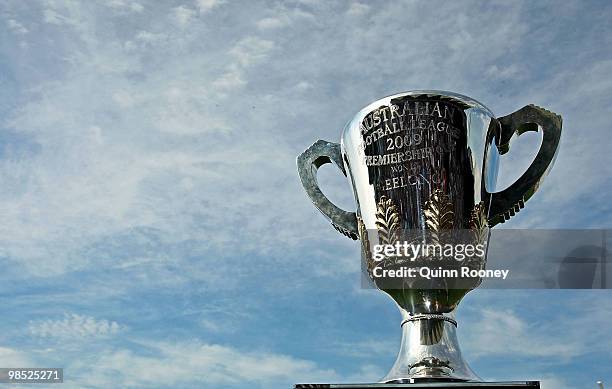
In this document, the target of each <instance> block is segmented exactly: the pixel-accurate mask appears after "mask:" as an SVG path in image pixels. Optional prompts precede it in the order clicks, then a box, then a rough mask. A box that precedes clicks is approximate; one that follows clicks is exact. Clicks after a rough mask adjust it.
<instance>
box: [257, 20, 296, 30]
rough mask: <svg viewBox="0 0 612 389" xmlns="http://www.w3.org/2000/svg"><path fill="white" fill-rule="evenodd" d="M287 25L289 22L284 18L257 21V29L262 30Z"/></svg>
mask: <svg viewBox="0 0 612 389" xmlns="http://www.w3.org/2000/svg"><path fill="white" fill-rule="evenodd" d="M287 24H289V20H288V19H286V18H285V19H280V18H263V19H261V20H258V21H257V27H258V28H260V29H262V30H267V29H274V28H281V27H285V26H286V25H287Z"/></svg>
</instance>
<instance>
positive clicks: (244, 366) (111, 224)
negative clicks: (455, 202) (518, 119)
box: [0, 0, 612, 389]
mask: <svg viewBox="0 0 612 389" xmlns="http://www.w3.org/2000/svg"><path fill="white" fill-rule="evenodd" d="M611 21H612V4H610V3H609V2H605V1H601V2H596V1H590V2H582V1H565V2H555V1H539V2H528V1H504V2H498V1H492V2H484V1H483V2H478V1H457V2H435V1H434V2H425V1H420V2H419V1H396V2H376V3H373V2H372V3H370V2H366V1H362V2H349V1H346V2H345V1H318V0H303V1H285V2H259V1H253V2H246V1H242V2H240V1H231V0H227V1H223V0H198V1H195V0H194V1H189V0H183V1H180V2H170V1H155V2H153V1H151V2H145V1H138V0H136V1H130V0H109V1H82V2H78V1H67V0H66V1H60V0H47V1H28V2H24V1H17V0H16V1H4V2H2V4H0V30H1V35H0V36H1V38H0V183H1V184H0V215H2V216H1V221H2V222H1V223H0V263H1V265H2V269H3V272H2V273H0V295H1V298H2V305H1V306H0V317H2V320H0V366H4V367H15V366H58V367H64V368H65V377H66V383H65V384H64V385H63V387H65V388H108V387H118V388H119V387H121V388H157V387H159V388H167V387H173V388H195V387H198V388H200V387H204V388H232V389H233V388H279V389H280V388H288V387H291V385H292V384H293V383H295V382H304V381H311V382H313V381H314V382H320V381H330V380H331V381H335V382H348V381H375V380H377V379H379V378H380V377H381V376H382V375H384V374H385V373H386V371H387V369H389V368H390V366H391V365H392V363H393V361H394V359H395V353H396V351H397V347H398V343H399V335H400V332H399V320H400V318H399V314H398V312H397V310H396V308H395V307H394V305H393V304H392V302H391V300H389V299H387V298H386V297H385V296H383V295H382V294H380V293H377V292H376V291H372V290H362V289H360V283H359V248H358V246H357V244H355V243H354V242H350V241H349V240H348V239H345V238H343V237H342V236H340V235H338V234H337V233H336V232H335V231H334V230H333V229H332V228H331V226H329V225H328V224H327V223H326V222H325V220H324V219H323V218H322V217H321V216H320V215H319V214H318V212H317V211H316V210H315V209H314V208H313V207H312V206H311V204H310V203H309V201H308V199H307V197H306V195H305V194H304V193H303V191H302V189H301V187H300V184H299V180H298V178H297V174H296V169H295V157H296V156H297V155H298V154H299V153H300V152H301V151H302V150H303V149H305V148H306V147H307V146H309V145H310V144H311V143H312V142H313V141H315V140H316V139H319V138H322V139H327V140H332V141H339V137H340V132H341V129H342V127H343V126H344V124H345V123H346V122H347V121H348V120H349V119H350V118H351V116H352V115H353V114H354V113H355V112H357V111H358V110H359V109H360V108H361V107H362V106H364V105H366V104H368V103H369V102H371V101H373V100H375V99H377V98H380V97H382V96H385V95H389V94H392V93H396V92H400V91H403V90H411V89H443V90H452V91H455V92H458V93H463V94H466V95H468V96H471V97H474V98H476V99H478V100H480V101H483V102H484V103H485V104H487V105H488V106H489V107H490V108H491V109H492V110H493V112H495V113H496V114H497V115H499V116H502V115H505V114H507V113H510V112H513V111H515V110H517V109H519V108H521V107H522V106H524V105H526V104H528V103H535V104H537V105H540V106H543V107H546V108H548V109H550V110H553V111H555V112H557V113H560V114H562V115H563V118H564V133H563V137H562V145H561V150H560V152H559V156H558V159H557V163H556V165H555V167H554V169H553V170H552V172H551V174H550V176H549V177H547V179H546V181H545V182H544V184H543V186H542V187H541V189H540V191H539V192H538V193H537V195H536V196H534V197H533V198H532V199H531V200H530V201H529V203H528V204H527V207H526V208H525V209H524V210H522V211H521V212H520V213H519V214H518V216H517V217H516V218H515V219H514V220H512V221H510V222H509V223H507V224H505V225H504V227H506V228H509V227H514V228H519V227H520V228H528V227H529V228H609V227H610V225H611V224H612V207H611V206H610V201H609V195H610V190H611V188H612V178H611V177H612V175H611V174H610V173H611V172H612V170H611V168H610V166H611V165H612V157H611V154H610V151H609V148H610V124H609V123H610V120H609V113H610V107H611V106H612V78H611V77H610V75H611V74H612V52H611V51H610V47H612V23H611ZM537 142H538V136H537V135H536V134H527V135H525V136H523V137H521V138H519V139H518V141H517V142H516V147H513V151H512V152H511V153H510V155H509V156H508V157H505V158H504V159H503V160H502V162H501V170H500V173H499V177H500V180H499V184H500V189H501V188H503V186H504V185H505V184H506V185H507V184H510V183H511V182H512V181H513V180H514V179H515V178H517V177H518V176H519V175H520V174H521V172H522V170H521V169H524V168H525V167H526V166H527V164H528V163H529V162H530V158H532V155H533V153H534V152H535V150H536V148H537ZM513 146H515V145H513ZM320 180H321V182H322V185H323V186H324V191H325V192H326V193H328V194H329V196H330V197H331V198H332V199H333V200H334V201H336V202H337V203H339V204H340V205H342V206H344V207H345V208H347V209H348V208H351V207H354V205H353V202H352V199H351V193H350V189H349V186H348V183H347V182H346V180H345V179H343V178H342V177H340V176H339V175H338V174H337V172H336V170H335V169H334V168H332V167H329V166H326V167H324V168H323V169H322V170H321V172H320ZM458 318H459V322H460V326H459V330H458V332H459V337H460V341H461V343H462V346H463V349H464V353H465V354H466V357H467V359H468V360H469V361H470V363H471V364H472V367H473V368H474V370H475V371H476V372H477V373H478V374H479V375H480V376H482V377H483V378H485V379H488V380H501V379H541V380H542V381H543V383H544V387H545V388H556V389H563V388H591V387H594V382H595V381H596V380H597V379H604V380H607V382H609V383H610V384H611V385H612V373H611V371H610V368H609V366H611V365H612V352H611V350H612V336H610V322H612V294H611V293H609V292H608V291H582V292H577V291H569V290H566V291H554V290H553V291H492V290H478V291H475V292H472V293H471V294H470V295H468V297H467V298H466V299H465V301H464V302H463V303H462V305H461V307H460V309H459V312H458ZM37 387H40V386H37Z"/></svg>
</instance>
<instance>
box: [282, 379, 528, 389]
mask: <svg viewBox="0 0 612 389" xmlns="http://www.w3.org/2000/svg"><path fill="white" fill-rule="evenodd" d="M293 388H294V389H391V388H405V389H425V388H440V389H443V388H461V389H469V388H476V389H499V388H529V389H540V381H508V382H419V383H413V384H296V385H295V386H294V387H293Z"/></svg>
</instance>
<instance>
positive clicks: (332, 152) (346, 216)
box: [297, 140, 358, 240]
mask: <svg viewBox="0 0 612 389" xmlns="http://www.w3.org/2000/svg"><path fill="white" fill-rule="evenodd" d="M326 163H333V164H334V165H336V166H337V167H338V169H340V171H342V174H344V176H346V171H345V170H344V164H343V163H342V153H341V151H340V145H339V144H337V143H331V142H326V141H324V140H318V141H316V142H315V143H314V144H313V145H312V146H310V147H309V148H308V149H306V151H304V152H303V153H302V154H300V156H299V157H298V158H297V167H298V174H299V175H300V180H301V181H302V186H303V187H304V190H306V193H307V194H308V197H310V200H311V201H312V203H313V204H314V206H315V207H317V209H318V210H319V211H321V213H322V214H323V215H324V216H325V217H326V218H328V219H329V220H330V221H331V223H332V226H334V228H335V229H336V230H338V231H339V232H341V233H342V234H344V235H346V236H348V237H349V238H351V239H354V240H357V236H358V235H357V216H356V214H355V212H347V211H344V210H342V209H340V208H338V207H337V206H336V205H334V204H333V203H332V202H331V201H329V199H328V198H327V197H325V195H324V194H323V192H321V189H320V188H319V183H318V182H317V170H318V169H319V168H320V167H321V166H323V165H325V164H326Z"/></svg>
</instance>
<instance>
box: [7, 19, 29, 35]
mask: <svg viewBox="0 0 612 389" xmlns="http://www.w3.org/2000/svg"><path fill="white" fill-rule="evenodd" d="M6 24H7V26H8V28H9V30H11V31H13V32H14V33H15V34H18V35H23V34H27V33H28V29H27V28H25V26H24V25H23V24H21V23H19V22H18V21H17V20H15V19H9V20H8V21H7V22H6Z"/></svg>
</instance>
